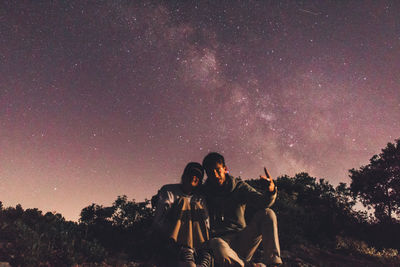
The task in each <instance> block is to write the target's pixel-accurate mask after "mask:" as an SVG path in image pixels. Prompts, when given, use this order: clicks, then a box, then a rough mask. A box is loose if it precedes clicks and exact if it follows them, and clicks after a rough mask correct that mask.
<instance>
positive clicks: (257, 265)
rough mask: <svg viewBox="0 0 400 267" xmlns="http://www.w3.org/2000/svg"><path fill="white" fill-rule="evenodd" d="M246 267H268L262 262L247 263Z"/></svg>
mask: <svg viewBox="0 0 400 267" xmlns="http://www.w3.org/2000/svg"><path fill="white" fill-rule="evenodd" d="M245 267H267V266H266V265H265V264H264V263H261V262H246V263H245Z"/></svg>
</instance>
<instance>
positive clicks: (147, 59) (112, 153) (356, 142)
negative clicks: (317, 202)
mask: <svg viewBox="0 0 400 267" xmlns="http://www.w3.org/2000/svg"><path fill="white" fill-rule="evenodd" d="M182 2H184V3H181V4H168V1H166V2H162V3H158V2H155V1H154V2H149V1H122V0H121V1H53V2H51V1H40V2H38V1H2V2H1V3H0V35H1V38H0V201H2V202H3V204H4V205H5V206H10V205H16V204H17V203H21V204H22V206H23V207H24V208H32V207H37V208H39V209H41V210H43V211H57V212H60V213H62V214H63V215H64V216H65V217H66V218H67V219H72V220H77V219H78V218H79V212H80V210H81V209H82V208H83V207H85V206H87V205H89V204H91V203H93V202H95V203H98V204H104V205H110V204H111V203H112V202H113V201H114V200H115V199H116V197H117V196H118V195H122V194H126V195H127V196H128V198H129V199H132V198H134V199H136V200H140V201H141V200H143V199H144V198H151V196H152V195H154V194H155V193H156V192H157V190H158V189H159V188H160V187H161V186H162V185H163V184H167V183H175V182H178V181H179V179H180V175H181V173H182V171H183V168H184V166H185V165H186V163H187V162H189V161H199V162H201V161H202V159H203V157H204V156H205V155H206V154H207V153H208V152H209V151H218V152H221V153H223V154H224V155H225V158H226V161H227V165H228V168H229V169H230V171H231V174H233V175H235V176H239V175H240V176H242V177H243V178H256V177H258V175H259V174H262V172H263V166H266V167H267V168H268V169H269V171H270V173H271V174H272V175H273V176H274V177H276V176H279V175H283V174H288V175H294V174H295V173H297V172H300V171H306V172H309V173H310V174H311V175H313V176H316V177H321V178H325V179H327V180H328V181H330V182H331V183H333V184H337V183H338V182H347V183H348V182H349V178H348V174H347V171H348V169H351V168H359V167H360V166H361V165H365V164H367V163H368V160H369V158H370V157H371V156H372V155H373V154H376V153H379V152H380V150H381V149H382V148H383V147H384V146H385V145H386V144H387V143H388V142H393V141H394V140H395V139H396V138H399V137H400V74H399V70H400V16H399V14H400V4H399V3H398V2H397V1H394V0H393V1H362V2H360V1H302V2H300V1H270V2H264V1H254V2H253V1H241V2H237V3H236V2H233V1H226V2H224V1H210V2H206V1H202V2H201V3H197V4H196V2H195V1H182ZM245 2H246V3H245Z"/></svg>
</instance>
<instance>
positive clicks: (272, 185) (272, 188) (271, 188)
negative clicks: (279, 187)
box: [260, 167, 275, 192]
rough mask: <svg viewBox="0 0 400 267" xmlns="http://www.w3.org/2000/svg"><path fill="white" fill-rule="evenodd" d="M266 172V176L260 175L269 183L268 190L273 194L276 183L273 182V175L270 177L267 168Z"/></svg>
mask: <svg viewBox="0 0 400 267" xmlns="http://www.w3.org/2000/svg"><path fill="white" fill-rule="evenodd" d="M264 172H265V176H262V175H260V179H263V180H266V181H267V182H268V183H269V186H268V190H269V191H270V192H272V191H274V190H275V184H274V181H273V180H272V178H271V175H269V173H268V171H267V168H265V167H264Z"/></svg>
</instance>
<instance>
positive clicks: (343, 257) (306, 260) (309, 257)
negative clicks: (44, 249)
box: [0, 245, 400, 267]
mask: <svg viewBox="0 0 400 267" xmlns="http://www.w3.org/2000/svg"><path fill="white" fill-rule="evenodd" d="M261 253H262V252H261ZM261 253H258V254H256V255H255V258H256V260H257V258H258V259H260V258H262V255H261ZM281 254H282V259H283V261H284V264H283V265H282V267H319V266H321V267H356V266H362V267H375V266H376V267H378V266H379V267H381V266H388V267H390V266H393V267H395V266H396V267H397V266H400V255H393V256H391V257H387V256H386V257H382V256H379V255H361V254H359V253H352V252H346V251H344V250H326V249H320V248H317V247H312V246H304V245H300V246H295V247H292V248H290V251H289V250H282V253H281ZM122 258H123V257H122ZM42 266H52V265H51V264H45V265H42ZM94 266H96V267H97V266H99V267H100V266H101V267H111V266H120V267H156V266H154V265H153V264H149V263H138V262H127V261H125V260H122V259H121V258H113V259H109V260H108V261H107V263H102V264H81V265H74V266H73V267H94ZM0 267H11V265H10V264H8V263H7V262H0Z"/></svg>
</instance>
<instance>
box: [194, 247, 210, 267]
mask: <svg viewBox="0 0 400 267" xmlns="http://www.w3.org/2000/svg"><path fill="white" fill-rule="evenodd" d="M198 262H199V263H198V264H197V265H196V267H210V266H211V254H210V252H209V251H207V250H205V249H201V250H200V251H199V252H198Z"/></svg>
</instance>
